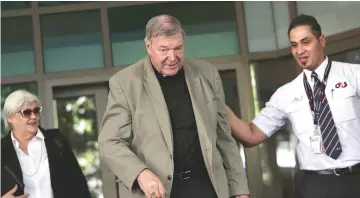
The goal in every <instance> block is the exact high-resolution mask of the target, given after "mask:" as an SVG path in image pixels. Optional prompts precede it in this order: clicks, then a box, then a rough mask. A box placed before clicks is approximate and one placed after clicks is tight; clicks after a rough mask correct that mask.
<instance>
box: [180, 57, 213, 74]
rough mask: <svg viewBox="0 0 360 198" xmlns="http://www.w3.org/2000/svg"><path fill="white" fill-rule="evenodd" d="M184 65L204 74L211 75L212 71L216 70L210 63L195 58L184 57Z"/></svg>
mask: <svg viewBox="0 0 360 198" xmlns="http://www.w3.org/2000/svg"><path fill="white" fill-rule="evenodd" d="M185 65H188V66H190V67H192V68H193V69H195V70H196V71H197V72H199V73H200V74H202V75H205V76H213V75H214V72H217V71H218V70H217V68H216V67H215V66H214V65H213V64H212V63H210V62H208V61H205V60H202V59H197V58H187V59H185Z"/></svg>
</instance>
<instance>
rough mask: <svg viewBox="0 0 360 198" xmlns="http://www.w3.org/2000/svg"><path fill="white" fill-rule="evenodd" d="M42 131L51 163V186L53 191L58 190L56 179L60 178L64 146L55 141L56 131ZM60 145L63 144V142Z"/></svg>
mask: <svg viewBox="0 0 360 198" xmlns="http://www.w3.org/2000/svg"><path fill="white" fill-rule="evenodd" d="M40 130H41V132H42V133H43V135H44V141H45V147H46V152H47V156H48V162H49V170H50V177H51V186H52V188H53V189H56V182H54V181H57V179H56V177H57V176H58V174H57V172H58V171H59V170H60V169H61V168H62V167H59V165H60V164H61V160H62V155H63V151H62V145H58V144H57V141H56V140H55V135H56V133H55V131H51V130H49V131H47V130H44V129H41V128H40ZM59 142H60V141H59ZM59 144H61V142H60V143H59Z"/></svg>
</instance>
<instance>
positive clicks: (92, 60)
mask: <svg viewBox="0 0 360 198" xmlns="http://www.w3.org/2000/svg"><path fill="white" fill-rule="evenodd" d="M40 19H41V34H42V37H43V38H42V39H43V50H44V64H45V72H59V71H69V70H80V69H89V68H100V67H102V66H103V65H104V63H103V60H104V59H103V49H102V41H101V33H100V32H101V31H100V29H101V28H100V11H99V10H91V11H84V12H69V13H60V14H47V15H43V16H41V18H40Z"/></svg>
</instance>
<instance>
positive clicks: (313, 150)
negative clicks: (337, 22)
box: [227, 15, 360, 198]
mask: <svg viewBox="0 0 360 198" xmlns="http://www.w3.org/2000/svg"><path fill="white" fill-rule="evenodd" d="M288 36H289V39H290V42H291V51H292V54H293V56H294V58H295V59H296V61H297V63H298V64H299V65H300V67H301V68H302V69H303V72H302V73H301V74H300V75H299V76H298V77H296V78H295V79H294V80H293V81H291V82H289V83H287V84H285V85H284V86H282V87H280V88H279V89H277V90H276V92H275V93H274V94H273V95H272V97H271V98H270V101H268V102H267V103H266V107H265V108H263V109H262V110H261V111H260V113H259V115H258V116H256V117H255V118H254V120H253V121H252V123H250V125H249V124H247V123H245V122H244V121H242V120H240V119H239V118H238V117H236V115H235V114H234V113H233V112H232V111H231V110H230V109H229V108H228V109H227V110H228V119H229V122H230V125H231V127H232V129H233V136H234V137H235V138H236V139H237V140H239V141H240V142H242V143H243V144H244V145H245V146H247V147H252V146H256V145H258V144H260V143H261V142H263V141H265V140H266V139H267V138H269V137H270V136H271V135H273V134H274V133H275V132H276V131H277V130H278V129H279V128H281V127H282V126H283V125H284V124H285V123H286V122H287V121H290V123H291V126H292V130H293V131H294V133H295V135H296V136H297V138H298V139H299V145H298V147H297V156H298V160H299V164H300V169H301V170H303V171H302V172H303V173H304V177H303V178H302V180H301V182H299V184H298V185H297V186H296V187H297V189H298V191H299V197H301V198H356V197H360V65H359V64H349V63H342V62H336V61H332V60H330V59H329V58H328V57H327V56H325V53H324V47H325V38H324V35H323V34H322V33H321V27H320V25H319V24H318V22H317V20H316V19H315V18H314V17H312V16H308V15H300V16H298V17H296V18H295V19H294V20H293V21H292V22H291V24H290V26H289V30H288Z"/></svg>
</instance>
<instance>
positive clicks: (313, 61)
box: [289, 25, 325, 71]
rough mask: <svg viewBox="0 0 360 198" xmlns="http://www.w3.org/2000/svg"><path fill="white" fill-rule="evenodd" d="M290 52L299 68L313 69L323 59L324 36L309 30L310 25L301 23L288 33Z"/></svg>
mask: <svg viewBox="0 0 360 198" xmlns="http://www.w3.org/2000/svg"><path fill="white" fill-rule="evenodd" d="M289 38H290V42H291V52H292V55H293V56H294V58H295V60H296V61H297V62H298V64H299V65H300V67H301V68H303V69H308V70H312V71H313V70H315V69H316V68H317V67H318V66H319V65H320V64H321V63H322V61H323V60H324V47H325V38H324V35H321V36H320V37H319V38H316V36H315V35H314V34H313V33H312V32H311V27H310V26H307V25H302V26H298V27H295V28H294V29H292V30H291V31H290V33H289Z"/></svg>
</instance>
